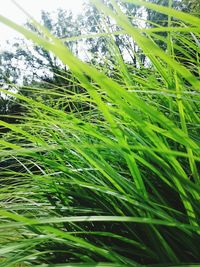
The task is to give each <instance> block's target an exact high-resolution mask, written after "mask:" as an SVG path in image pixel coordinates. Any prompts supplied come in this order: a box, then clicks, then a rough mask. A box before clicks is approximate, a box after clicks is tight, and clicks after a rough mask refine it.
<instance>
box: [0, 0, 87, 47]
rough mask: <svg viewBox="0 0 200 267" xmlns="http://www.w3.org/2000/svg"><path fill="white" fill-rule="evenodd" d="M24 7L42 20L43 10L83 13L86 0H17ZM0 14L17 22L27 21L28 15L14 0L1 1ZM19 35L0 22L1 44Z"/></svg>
mask: <svg viewBox="0 0 200 267" xmlns="http://www.w3.org/2000/svg"><path fill="white" fill-rule="evenodd" d="M16 2H17V3H18V4H19V5H20V6H21V7H23V9H25V10H26V11H27V12H28V13H29V14H30V15H31V16H33V17H34V18H35V19H36V20H40V14H41V10H45V11H49V12H53V11H55V10H56V9H58V8H62V9H66V10H72V12H73V13H74V14H78V13H81V11H82V9H83V3H84V2H86V1H85V0H17V1H16ZM0 15H3V16H5V17H7V18H9V19H11V20H13V21H14V22H16V23H19V24H23V23H25V22H26V20H27V17H26V15H25V14H24V13H23V12H22V11H21V10H20V9H19V8H18V7H16V5H15V4H14V3H13V2H12V0H1V1H0ZM17 36H19V35H18V34H17V33H16V32H15V31H14V30H12V29H10V28H9V27H7V26H4V25H3V24H2V23H1V22H0V45H4V44H5V41H6V40H8V39H12V38H14V37H17Z"/></svg>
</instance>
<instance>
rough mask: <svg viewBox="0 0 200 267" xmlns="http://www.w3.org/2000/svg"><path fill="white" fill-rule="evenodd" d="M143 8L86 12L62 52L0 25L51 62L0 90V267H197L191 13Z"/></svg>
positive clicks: (106, 6)
mask: <svg viewBox="0 0 200 267" xmlns="http://www.w3.org/2000/svg"><path fill="white" fill-rule="evenodd" d="M154 2H155V1H142V0H121V1H115V0H110V1H100V0H91V3H92V4H93V7H92V6H91V7H90V9H91V10H92V12H94V14H95V16H93V17H92V18H98V27H97V28H94V25H95V24H94V25H93V28H92V25H91V24H90V25H89V27H91V28H90V29H91V31H89V33H88V34H87V35H86V34H85V35H84V36H83V35H82V34H81V35H80V33H79V35H78V36H73V35H72V36H67V37H66V36H65V37H63V38H61V36H58V35H57V34H56V33H55V32H53V30H54V29H55V28H54V27H52V29H51V28H50V27H48V25H45V26H46V27H44V26H43V25H42V24H39V23H37V22H36V21H34V20H31V22H30V24H29V27H28V28H27V27H23V26H20V25H17V24H15V23H14V22H12V21H11V20H9V19H7V18H5V17H3V16H0V21H1V22H2V23H4V24H6V25H7V26H9V27H11V28H13V29H15V30H16V31H18V32H19V33H21V34H23V35H24V36H25V37H26V38H27V39H29V41H30V42H33V43H34V48H35V49H37V51H39V53H40V54H41V53H42V55H46V57H48V58H49V60H51V59H52V58H55V61H54V62H59V63H58V65H56V66H57V68H55V66H54V67H53V68H52V69H51V73H53V75H51V74H49V76H48V78H49V77H50V78H51V79H48V80H47V79H46V77H44V76H42V77H40V78H39V79H38V78H37V79H35V80H34V77H33V79H31V80H30V79H29V78H28V79H27V80H25V81H26V82H24V84H23V86H21V85H19V84H18V83H17V79H14V77H13V78H12V79H10V77H12V72H10V73H9V75H8V73H7V74H6V73H5V72H4V74H5V75H4V76H5V78H6V79H4V80H2V81H1V83H2V86H1V89H0V91H1V94H2V98H1V101H2V103H3V104H5V103H6V104H5V108H4V109H2V110H3V111H2V114H1V121H0V127H1V128H0V131H1V139H0V144H1V147H0V156H1V163H0V170H1V172H0V180H1V186H0V193H1V194H0V198H1V209H0V216H1V223H0V244H1V247H0V257H1V261H0V266H1V267H11V266H31V265H33V266H41V267H47V266H52V267H53V266H55V267H56V266H87V267H90V266H91V267H92V266H102V267H103V266H104V267H109V266H115V267H118V266H120V267H121V266H146V265H149V266H154V265H158V266H166V265H171V266H179V265H183V266H193V265H197V266H198V264H200V247H199V243H200V205H199V204H200V197H199V193H200V177H199V165H200V164H199V162H200V147H199V145H200V139H199V126H200V117H199V110H200V98H199V96H200V95H199V88H200V80H199V77H200V64H199V55H200V43H199V38H200V27H199V25H200V19H199V18H198V14H199V13H198V12H197V11H198V1H197V5H192V4H191V6H194V7H195V9H194V12H191V13H194V15H191V14H189V13H187V11H188V9H187V8H185V9H184V11H186V13H183V12H182V11H180V10H179V8H177V6H176V5H175V4H176V3H177V2H178V1H174V3H173V2H172V1H171V0H169V1H168V2H167V3H168V4H167V5H166V3H163V4H164V5H157V4H155V3H154ZM165 2H166V1H165ZM190 3H192V1H190ZM193 3H195V1H194V2H193ZM173 4H174V5H173ZM173 6H174V8H173ZM156 14H157V15H158V16H159V18H160V19H159V21H156V22H155V19H154V18H155V17H156ZM161 14H162V15H161ZM141 16H142V17H141ZM46 18H47V17H46ZM143 20H146V21H145V23H141V21H143ZM88 21H89V20H88ZM91 21H92V20H91ZM94 22H95V19H94ZM44 24H45V23H44ZM96 25H97V24H96ZM83 38H84V39H88V41H85V42H84V45H85V47H87V48H88V52H87V53H88V55H89V51H90V53H91V55H92V58H91V59H82V60H81V59H80V57H79V54H77V53H75V51H74V50H73V47H74V46H73V45H74V42H75V44H77V40H81V39H83ZM93 39H94V42H92V40H93ZM68 42H70V45H69V44H68ZM87 48H85V49H87ZM23 55H25V53H24V54H23ZM26 55H27V54H26ZM26 60H27V58H26ZM36 61H37V60H35V62H36ZM41 64H42V62H41ZM48 66H49V65H48ZM55 69H56V71H52V70H55ZM4 70H5V69H2V71H4ZM8 70H9V68H8ZM11 70H12V68H11V69H10V71H11ZM13 75H14V74H13ZM15 77H19V76H15ZM8 78H9V79H8ZM10 103H11V104H10ZM13 105H17V106H18V107H20V112H17V113H16V107H15V108H13V109H14V110H15V112H10V114H8V113H6V112H5V110H8V109H9V108H8V106H10V107H13ZM10 110H11V109H10ZM5 114H7V115H5Z"/></svg>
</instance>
